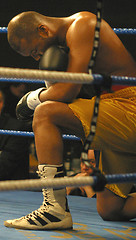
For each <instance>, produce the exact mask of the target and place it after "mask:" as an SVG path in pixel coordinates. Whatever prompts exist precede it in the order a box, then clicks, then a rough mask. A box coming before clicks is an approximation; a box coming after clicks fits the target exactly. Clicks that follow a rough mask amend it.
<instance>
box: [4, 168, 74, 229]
mask: <svg viewBox="0 0 136 240" xmlns="http://www.w3.org/2000/svg"><path fill="white" fill-rule="evenodd" d="M38 174H39V176H40V177H41V179H46V178H56V177H62V176H64V174H63V165H59V166H54V165H51V166H49V165H39V171H38ZM42 192H43V203H42V205H41V206H40V208H39V209H37V210H35V211H33V212H32V213H30V214H28V215H26V216H24V217H21V218H18V219H13V220H7V221H5V222H4V225H5V226H6V227H10V228H18V229H31V230H32V229H35V230H48V229H51V230H53V229H71V228H72V217H71V214H70V211H69V208H68V204H67V198H66V189H65V188H61V189H52V188H49V189H42Z"/></svg>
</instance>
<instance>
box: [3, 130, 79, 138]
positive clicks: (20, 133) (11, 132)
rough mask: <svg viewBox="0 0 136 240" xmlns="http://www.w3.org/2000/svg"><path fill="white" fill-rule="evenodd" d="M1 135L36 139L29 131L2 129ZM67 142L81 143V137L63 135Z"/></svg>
mask: <svg viewBox="0 0 136 240" xmlns="http://www.w3.org/2000/svg"><path fill="white" fill-rule="evenodd" d="M0 135H13V136H22V137H34V133H33V132H27V131H14V130H3V129H0ZM62 136H63V138H64V139H65V140H69V139H70V140H77V141H80V138H79V137H76V136H75V135H68V134H63V135H62Z"/></svg>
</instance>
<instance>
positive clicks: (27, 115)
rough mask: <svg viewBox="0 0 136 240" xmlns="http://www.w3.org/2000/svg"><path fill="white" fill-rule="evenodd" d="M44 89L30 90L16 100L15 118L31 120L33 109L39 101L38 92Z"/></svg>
mask: <svg viewBox="0 0 136 240" xmlns="http://www.w3.org/2000/svg"><path fill="white" fill-rule="evenodd" d="M43 90H46V88H44V87H43V88H38V89H37V90H35V91H31V92H28V93H26V94H25V95H24V96H23V97H22V98H21V99H20V101H19V102H18V104H17V106H16V116H17V119H19V120H23V121H29V120H32V118H33V114H34V110H35V108H36V106H37V105H39V104H40V103H41V102H40V100H39V94H40V93H41V92H42V91H43Z"/></svg>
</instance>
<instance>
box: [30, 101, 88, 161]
mask: <svg viewBox="0 0 136 240" xmlns="http://www.w3.org/2000/svg"><path fill="white" fill-rule="evenodd" d="M63 129H66V130H67V131H68V133H69V134H74V135H76V136H78V137H81V138H82V139H84V131H83V128H82V125H81V122H80V120H79V119H78V118H77V117H75V115H74V114H73V112H72V110H71V109H70V108H69V107H68V105H67V104H65V103H61V102H53V101H47V102H44V103H42V104H40V105H39V106H37V108H36V110H35V113H34V119H33V130H34V135H35V144H36V152H37V157H38V161H39V164H51V165H52V164H55V165H58V164H61V163H62V162H63V140H62V130H63Z"/></svg>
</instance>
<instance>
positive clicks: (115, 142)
mask: <svg viewBox="0 0 136 240" xmlns="http://www.w3.org/2000/svg"><path fill="white" fill-rule="evenodd" d="M94 101H95V97H94V98H92V99H81V98H79V99H76V100H75V101H74V102H73V103H71V104H69V107H70V109H71V110H72V111H73V113H74V115H75V116H76V117H78V119H79V120H80V121H81V123H82V126H83V128H84V132H85V135H86V137H87V136H88V134H89V132H90V124H91V119H92V114H93V107H94ZM91 148H92V149H95V150H100V151H101V154H100V163H99V168H100V169H101V171H102V172H104V173H105V174H123V173H136V87H127V88H124V89H122V90H119V91H116V92H114V93H108V94H103V95H102V96H101V100H100V105H99V114H98V120H97V128H96V134H95V136H94V139H93V142H92V144H91ZM132 185H133V184H131V183H125V184H110V185H108V184H107V185H106V187H107V188H108V189H109V190H111V191H112V192H114V193H115V194H117V195H119V196H120V197H123V198H126V197H127V195H128V194H129V193H130V191H131V188H132Z"/></svg>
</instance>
